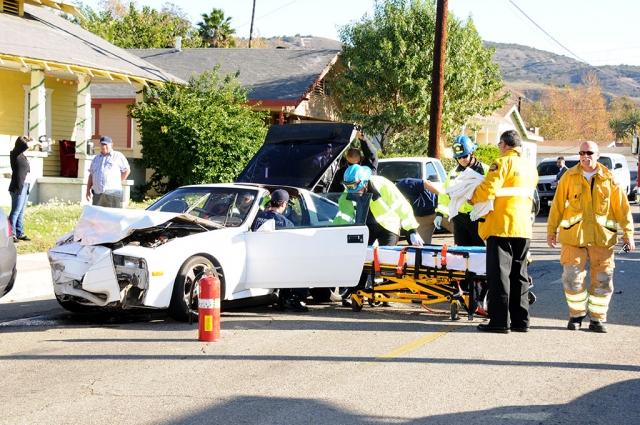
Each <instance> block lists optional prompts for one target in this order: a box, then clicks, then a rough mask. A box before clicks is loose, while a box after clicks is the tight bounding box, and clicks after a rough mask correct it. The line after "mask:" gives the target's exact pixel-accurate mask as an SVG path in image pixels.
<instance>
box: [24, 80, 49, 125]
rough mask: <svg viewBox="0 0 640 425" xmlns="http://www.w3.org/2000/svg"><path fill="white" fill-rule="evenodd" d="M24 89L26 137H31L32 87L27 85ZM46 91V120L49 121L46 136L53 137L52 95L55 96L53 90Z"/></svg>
mask: <svg viewBox="0 0 640 425" xmlns="http://www.w3.org/2000/svg"><path fill="white" fill-rule="evenodd" d="M22 88H23V89H24V133H23V134H24V135H25V136H28V135H29V127H31V126H30V119H31V114H30V113H29V109H30V107H31V96H29V93H30V92H31V86H28V85H26V84H23V85H22ZM45 90H46V94H45V96H44V107H45V118H46V120H47V128H46V132H47V134H46V136H47V137H51V132H52V131H53V130H52V128H53V127H52V122H51V103H52V102H51V95H52V94H53V89H45ZM40 136H45V135H44V134H39V135H38V137H40Z"/></svg>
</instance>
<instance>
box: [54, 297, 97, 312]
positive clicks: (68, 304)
mask: <svg viewBox="0 0 640 425" xmlns="http://www.w3.org/2000/svg"><path fill="white" fill-rule="evenodd" d="M56 300H57V301H58V304H60V306H61V307H62V308H64V309H65V310H67V311H70V312H72V313H95V312H97V311H99V310H100V308H99V307H92V306H87V305H84V304H80V303H79V302H78V301H76V298H75V297H69V296H66V295H56Z"/></svg>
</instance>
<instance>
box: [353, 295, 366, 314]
mask: <svg viewBox="0 0 640 425" xmlns="http://www.w3.org/2000/svg"><path fill="white" fill-rule="evenodd" d="M362 307H363V303H362V298H360V299H357V298H356V297H353V296H352V297H351V310H353V311H355V312H356V313H358V312H359V311H361V310H362Z"/></svg>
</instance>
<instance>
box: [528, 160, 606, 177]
mask: <svg viewBox="0 0 640 425" xmlns="http://www.w3.org/2000/svg"><path fill="white" fill-rule="evenodd" d="M600 159H603V158H600ZM600 162H602V161H600ZM577 163H578V161H576V160H568V161H565V165H566V166H567V168H571V167H573V166H574V165H576V164H577ZM604 165H605V166H606V165H607V164H604ZM558 171H560V169H559V168H558V165H557V164H556V161H553V162H551V161H549V162H541V163H540V165H538V175H539V176H555V175H556V174H558Z"/></svg>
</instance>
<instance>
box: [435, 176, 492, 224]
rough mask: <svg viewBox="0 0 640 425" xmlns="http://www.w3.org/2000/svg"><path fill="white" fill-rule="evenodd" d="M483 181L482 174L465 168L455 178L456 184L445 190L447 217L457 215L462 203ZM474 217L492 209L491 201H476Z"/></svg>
mask: <svg viewBox="0 0 640 425" xmlns="http://www.w3.org/2000/svg"><path fill="white" fill-rule="evenodd" d="M483 181H484V176H483V175H482V174H480V173H478V172H476V171H473V170H472V169H471V168H467V169H465V170H464V171H463V172H462V173H460V175H459V176H458V177H457V178H456V184H454V185H453V186H449V187H448V188H447V189H446V190H445V192H446V193H447V195H449V198H451V200H450V201H449V214H450V216H449V219H452V218H453V217H455V216H456V215H458V210H460V207H461V206H462V204H464V203H465V202H467V201H468V200H469V199H471V196H472V195H473V191H474V190H476V188H477V187H478V186H479V185H480V183H482V182H483ZM473 209H474V210H475V217H476V218H480V217H484V216H485V215H487V214H488V213H489V211H491V210H493V201H485V202H477V203H476V204H474V205H473Z"/></svg>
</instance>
